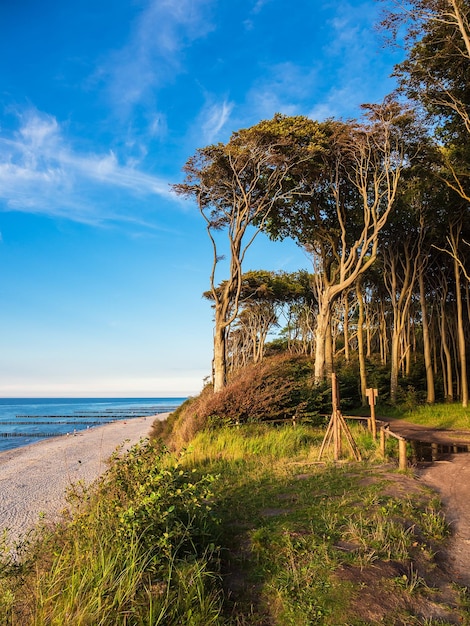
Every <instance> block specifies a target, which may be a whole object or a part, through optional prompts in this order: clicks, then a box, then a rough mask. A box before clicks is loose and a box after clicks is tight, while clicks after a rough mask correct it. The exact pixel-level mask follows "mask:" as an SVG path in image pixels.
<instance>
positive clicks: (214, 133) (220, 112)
mask: <svg viewBox="0 0 470 626" xmlns="http://www.w3.org/2000/svg"><path fill="white" fill-rule="evenodd" d="M232 109H233V103H231V102H227V101H226V100H224V101H223V102H219V103H211V104H208V105H206V107H204V109H203V111H202V113H201V115H200V118H199V127H200V128H202V133H203V141H204V143H212V142H213V141H215V140H216V139H218V136H219V133H220V132H221V131H222V130H223V128H224V127H225V125H226V124H227V122H228V120H229V118H230V113H231V112H232Z"/></svg>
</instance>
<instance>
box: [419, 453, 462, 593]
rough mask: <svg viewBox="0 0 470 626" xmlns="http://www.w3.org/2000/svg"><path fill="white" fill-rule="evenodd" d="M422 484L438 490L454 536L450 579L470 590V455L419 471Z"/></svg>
mask: <svg viewBox="0 0 470 626" xmlns="http://www.w3.org/2000/svg"><path fill="white" fill-rule="evenodd" d="M418 475H419V477H420V479H421V480H422V482H424V483H425V484H426V485H428V486H429V487H432V488H433V489H435V490H436V491H437V492H438V493H439V495H440V497H441V500H442V503H443V504H444V507H445V513H446V518H447V521H448V522H449V523H450V524H451V527H452V532H453V536H452V539H451V541H450V545H449V550H448V553H447V555H446V556H447V558H446V560H447V565H448V568H449V575H450V577H451V578H452V579H453V580H454V581H455V582H457V583H459V584H461V585H463V586H467V587H469V586H470V454H468V453H466V454H455V455H453V456H450V457H449V458H448V459H446V460H443V461H435V462H434V463H432V464H431V465H429V466H428V467H426V468H424V469H421V470H419V472H418Z"/></svg>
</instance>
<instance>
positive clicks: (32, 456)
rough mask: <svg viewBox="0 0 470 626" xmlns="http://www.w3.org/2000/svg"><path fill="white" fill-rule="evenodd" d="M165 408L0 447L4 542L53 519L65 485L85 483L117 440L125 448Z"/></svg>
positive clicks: (143, 436) (147, 430)
mask: <svg viewBox="0 0 470 626" xmlns="http://www.w3.org/2000/svg"><path fill="white" fill-rule="evenodd" d="M168 415H169V413H160V414H157V415H151V416H150V415H149V416H145V417H135V418H132V419H128V420H125V421H117V422H113V423H111V424H104V425H102V426H94V427H93V428H89V429H86V430H80V431H77V432H76V433H75V434H72V435H69V436H60V437H51V438H49V439H43V440H42V441H38V442H34V443H31V444H28V445H26V446H20V447H19V448H13V449H11V450H5V451H4V452H0V537H1V536H3V535H5V533H6V542H7V545H8V546H10V547H11V546H14V545H15V544H16V543H18V542H19V541H21V540H22V539H25V538H26V536H27V534H28V533H29V532H30V531H31V530H33V529H34V528H35V527H36V526H37V524H38V523H39V522H41V523H48V522H54V521H57V520H58V519H59V517H60V514H61V512H62V511H64V509H65V508H66V499H65V496H66V491H67V488H68V487H70V485H72V484H74V483H77V482H79V481H82V482H83V483H84V484H86V485H89V484H91V483H92V482H94V481H95V480H96V479H97V478H98V477H99V476H101V475H102V474H103V473H104V472H105V471H106V469H107V467H108V465H107V461H108V459H109V458H110V456H111V455H112V454H113V452H114V451H115V450H116V449H117V448H118V447H119V446H122V450H123V451H124V452H126V451H127V450H129V449H130V448H131V447H132V446H133V445H135V444H136V443H138V442H139V441H140V440H141V439H146V438H148V436H149V434H150V430H151V428H152V424H153V423H154V422H155V421H156V420H164V419H166V418H167V417H168Z"/></svg>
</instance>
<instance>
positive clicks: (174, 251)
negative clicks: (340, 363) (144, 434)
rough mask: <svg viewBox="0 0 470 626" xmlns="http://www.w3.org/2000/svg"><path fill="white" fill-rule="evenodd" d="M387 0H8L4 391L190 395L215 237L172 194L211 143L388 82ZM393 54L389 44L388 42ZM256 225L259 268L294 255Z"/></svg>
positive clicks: (328, 108)
mask: <svg viewBox="0 0 470 626" xmlns="http://www.w3.org/2000/svg"><path fill="white" fill-rule="evenodd" d="M378 15H379V7H378V6H377V4H376V2H374V0H363V1H358V0H349V1H342V0H339V1H331V2H330V1H321V0H297V1H296V2H295V3H288V2H286V0H236V1H231V2H230V1H222V0H100V1H99V2H96V0H93V1H92V0H80V2H76V3H69V2H63V1H61V0H43V1H42V2H38V1H37V0H17V1H16V2H1V3H0V29H1V31H0V35H1V37H0V75H1V78H2V80H1V88H0V345H1V349H0V396H6V397H10V396H19V397H21V396H26V397H28V396H29V397H35V396H46V397H48V396H122V397H127V396H129V397H134V396H174V395H176V396H186V395H191V394H194V393H197V392H198V391H199V390H200V388H201V386H202V382H203V379H204V378H205V377H206V376H207V375H209V373H210V363H211V351H212V346H211V341H212V316H211V309H210V305H209V304H208V303H207V302H206V301H204V300H203V299H202V297H201V294H202V292H203V291H205V290H206V289H207V288H208V277H209V272H210V267H211V249H210V246H209V241H208V239H207V236H206V234H205V229H204V223H203V221H202V218H201V217H200V215H199V213H198V210H197V208H196V207H195V206H194V205H192V204H191V203H190V202H187V201H183V200H182V199H181V198H177V197H175V196H174V195H173V194H172V193H171V189H170V185H171V184H172V183H175V182H179V181H180V180H181V179H182V174H181V168H182V166H183V165H184V163H185V161H186V160H187V158H188V157H190V156H191V155H192V154H193V153H194V151H195V150H196V149H197V148H198V147H203V146H205V145H207V144H209V143H214V142H218V141H226V140H227V139H228V138H229V136H230V133H231V132H232V131H234V130H237V129H239V128H243V127H247V126H250V125H252V124H255V123H257V122H258V121H260V120H261V119H266V118H270V117H272V116H273V115H274V113H276V112H281V113H285V114H289V115H290V114H292V115H296V114H302V115H309V116H311V117H313V118H315V119H319V120H322V119H325V118H326V117H330V116H334V117H343V118H348V117H352V116H357V115H358V114H359V106H360V104H361V103H364V102H379V101H380V100H381V99H382V98H383V97H384V95H386V94H387V93H389V92H390V91H391V90H392V89H393V86H394V83H393V81H392V79H390V78H389V75H390V73H391V71H392V68H393V64H394V63H395V62H396V61H397V60H398V59H397V57H396V54H397V53H396V52H393V51H391V50H390V49H384V48H383V47H382V42H381V39H380V35H378V34H377V32H375V30H374V24H375V23H376V22H377V20H378ZM394 55H395V56H394ZM301 267H306V268H308V260H307V259H306V258H305V257H304V255H303V253H302V252H301V251H300V250H298V249H297V248H296V247H295V245H294V244H292V243H289V242H284V243H282V244H279V243H278V244H272V243H270V242H268V241H267V240H265V239H261V238H260V239H258V240H257V241H256V242H255V244H254V247H253V248H252V250H251V252H250V254H249V255H248V257H247V262H246V265H245V268H244V269H246V270H248V269H256V268H265V269H271V270H280V269H283V270H286V271H295V270H297V269H299V268H301Z"/></svg>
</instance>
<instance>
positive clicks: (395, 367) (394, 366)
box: [390, 328, 400, 404]
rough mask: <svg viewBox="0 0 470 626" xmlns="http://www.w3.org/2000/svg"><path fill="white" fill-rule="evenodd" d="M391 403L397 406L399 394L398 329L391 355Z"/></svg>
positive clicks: (394, 336)
mask: <svg viewBox="0 0 470 626" xmlns="http://www.w3.org/2000/svg"><path fill="white" fill-rule="evenodd" d="M390 367H391V370H390V402H391V403H392V404H395V403H396V401H397V393H398V373H399V369H400V334H399V332H398V331H397V329H396V328H394V329H393V333H392V345H391V354H390Z"/></svg>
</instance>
